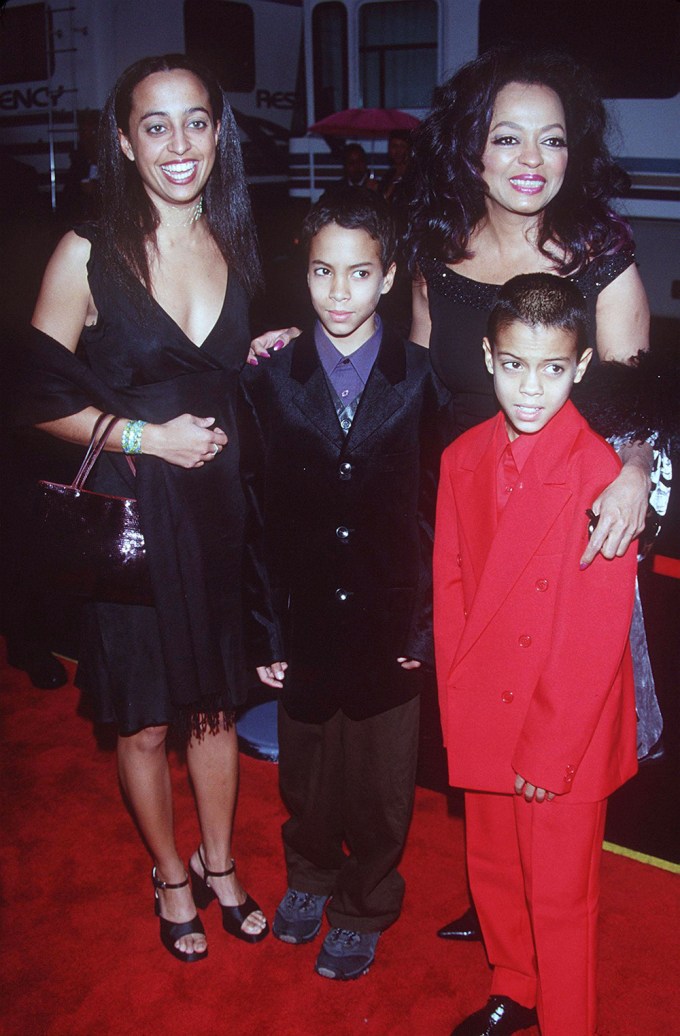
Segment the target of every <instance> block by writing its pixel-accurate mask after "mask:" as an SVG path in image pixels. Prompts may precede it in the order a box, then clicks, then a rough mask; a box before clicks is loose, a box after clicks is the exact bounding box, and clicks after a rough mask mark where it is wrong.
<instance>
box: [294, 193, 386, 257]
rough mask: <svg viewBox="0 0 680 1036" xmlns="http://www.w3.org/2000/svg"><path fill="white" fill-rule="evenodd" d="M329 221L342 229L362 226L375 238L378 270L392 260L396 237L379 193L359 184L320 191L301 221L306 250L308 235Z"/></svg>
mask: <svg viewBox="0 0 680 1036" xmlns="http://www.w3.org/2000/svg"><path fill="white" fill-rule="evenodd" d="M331 223H336V224H337V225H338V226H339V227H344V228H345V229H346V230H365V231H366V233H367V234H368V235H369V237H372V238H373V240H374V241H377V243H378V246H379V249H380V262H381V265H382V270H383V273H387V271H388V269H389V267H390V266H391V265H392V263H393V262H394V257H395V253H396V250H397V239H396V231H395V227H394V219H393V217H392V213H391V212H390V209H389V206H388V205H387V203H386V202H385V201H384V199H383V198H382V197H381V196H380V195H379V194H377V193H376V192H375V191H369V190H366V189H365V188H363V187H345V188H339V189H338V190H333V191H329V192H328V194H326V195H324V197H323V198H321V199H320V200H319V201H318V202H317V203H316V205H313V206H312V208H311V209H310V210H309V212H308V213H307V215H306V217H305V220H304V223H303V224H302V242H303V245H304V247H305V250H306V251H307V252H309V248H310V245H311V242H312V238H314V237H316V235H317V234H318V233H319V231H321V230H323V228H324V227H327V226H328V225H329V224H331Z"/></svg>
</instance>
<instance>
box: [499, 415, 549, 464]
mask: <svg viewBox="0 0 680 1036" xmlns="http://www.w3.org/2000/svg"><path fill="white" fill-rule="evenodd" d="M545 427H546V428H547V427H548V426H547V425H546V426H545ZM544 430H545V429H544V428H542V429H541V431H540V432H535V433H534V434H533V435H518V436H517V438H516V439H513V440H512V442H510V439H509V438H508V430H507V428H506V426H505V415H504V414H503V413H502V412H501V413H500V414H499V421H498V425H497V426H496V436H495V441H494V449H495V452H496V464H499V463H500V461H501V458H502V456H503V453H504V452H505V449H506V447H507V446H509V447H510V452H511V454H512V458H513V460H514V462H515V464H516V466H517V470H518V471H521V470H522V468H523V467H524V465H525V463H526V461H527V460H528V458H529V454H530V453H531V451H532V450H533V448H534V446H535V445H536V442H537V441H538V438H539V436H540V435H541V432H543V431H544Z"/></svg>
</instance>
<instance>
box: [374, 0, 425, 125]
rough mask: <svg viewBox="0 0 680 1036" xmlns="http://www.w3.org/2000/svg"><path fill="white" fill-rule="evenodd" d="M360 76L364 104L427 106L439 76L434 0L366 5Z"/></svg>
mask: <svg viewBox="0 0 680 1036" xmlns="http://www.w3.org/2000/svg"><path fill="white" fill-rule="evenodd" d="M359 75H360V80H361V97H362V100H363V104H364V107H366V108H426V107H428V105H429V104H430V101H431V98H432V91H433V89H434V86H435V83H436V81H437V4H436V3H435V2H434V0H399V3H392V4H375V3H374V4H370V3H368V4H364V5H363V6H362V7H361V10H360V25H359Z"/></svg>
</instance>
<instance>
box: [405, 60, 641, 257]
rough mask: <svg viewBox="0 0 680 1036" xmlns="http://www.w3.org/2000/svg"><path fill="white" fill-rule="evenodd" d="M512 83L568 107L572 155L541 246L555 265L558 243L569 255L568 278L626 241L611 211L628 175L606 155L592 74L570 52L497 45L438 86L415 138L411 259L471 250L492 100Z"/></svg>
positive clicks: (546, 216)
mask: <svg viewBox="0 0 680 1036" xmlns="http://www.w3.org/2000/svg"><path fill="white" fill-rule="evenodd" d="M508 83H527V84H540V85H541V86H547V87H550V89H552V90H554V91H555V93H556V94H557V95H558V97H559V98H560V100H561V102H562V105H563V107H564V112H565V118H566V130H567V140H568V144H569V160H568V162H567V169H566V174H565V178H564V182H563V184H562V186H561V188H560V190H559V191H558V193H557V195H556V196H555V197H554V198H553V199H552V200H551V201H550V202H549V203H548V205H546V207H545V209H544V210H543V211H542V213H541V220H540V226H539V233H538V241H537V244H538V248H539V250H540V251H541V253H542V254H543V255H545V256H547V257H549V258H550V259H551V260H552V261H553V262H555V256H554V246H555V245H558V247H559V248H560V250H561V251H562V252H563V256H564V258H563V259H562V260H561V261H560V260H557V262H556V267H557V269H558V271H559V273H560V274H562V275H568V274H570V273H574V272H575V271H577V270H578V269H579V268H580V267H582V266H583V265H584V263H585V262H587V261H588V260H589V259H592V258H594V257H597V256H600V255H604V254H609V253H612V252H617V251H619V250H620V249H622V248H624V247H625V246H626V245H627V244H629V242H630V240H631V236H630V230H629V228H628V224H627V223H626V221H625V220H624V219H622V218H621V217H620V216H618V215H617V214H616V213H615V212H613V211H612V210H611V209H610V200H611V198H612V197H613V196H614V195H615V194H616V193H617V192H619V191H621V190H622V189H623V187H624V186H625V184H626V182H627V179H626V174H625V173H624V172H623V171H622V170H621V169H620V168H619V167H618V166H617V165H616V164H615V163H614V161H613V159H612V157H611V155H610V153H609V150H608V147H607V143H606V141H607V135H608V128H609V127H608V121H607V114H606V111H605V107H604V104H603V103H602V100H601V99H600V97H599V96H598V94H597V92H596V90H595V88H594V86H593V83H592V80H591V77H590V76H589V74H588V73H587V71H586V70H585V69H584V68H583V67H581V66H579V65H577V64H576V63H575V62H574V61H573V60H572V59H571V58H570V57H568V56H567V55H564V54H560V53H549V52H544V53H532V52H530V51H528V50H525V49H521V48H519V47H515V46H500V47H495V48H493V49H491V50H489V51H487V52H486V53H484V54H482V55H481V56H480V57H478V58H477V59H476V60H475V61H471V62H469V64H467V65H464V66H463V67H462V68H460V69H459V70H458V72H456V73H455V75H453V76H452V77H451V78H450V79H449V80H448V81H447V82H446V83H444V84H443V85H442V86H440V87H438V88H437V89H436V90H435V95H434V98H433V107H432V111H431V112H430V114H429V116H428V117H427V118H426V119H425V120H424V122H423V123H422V124H421V126H420V127H419V128H418V129H417V130H416V131H415V133H414V135H413V162H412V165H411V173H410V184H409V196H410V198H411V199H412V202H411V213H410V224H411V230H410V239H409V252H410V261H411V264H412V265H413V266H417V263H418V258H419V257H420V256H427V255H430V256H434V257H436V258H439V259H442V260H444V261H445V262H449V263H456V262H459V261H460V260H461V259H466V258H470V257H471V252H470V250H469V244H470V237H471V235H472V232H473V230H474V228H475V227H476V226H477V224H478V223H479V221H480V220H481V219H482V218H483V216H484V215H485V212H486V193H487V192H486V187H485V184H484V181H483V179H482V172H483V164H482V155H483V153H484V149H485V147H486V142H487V137H488V133H489V127H490V124H491V118H492V115H493V108H494V104H495V100H496V97H497V95H498V93H499V91H500V90H502V89H503V87H504V86H506V85H507V84H508ZM550 245H552V246H553V251H551V250H550V248H549V246H550Z"/></svg>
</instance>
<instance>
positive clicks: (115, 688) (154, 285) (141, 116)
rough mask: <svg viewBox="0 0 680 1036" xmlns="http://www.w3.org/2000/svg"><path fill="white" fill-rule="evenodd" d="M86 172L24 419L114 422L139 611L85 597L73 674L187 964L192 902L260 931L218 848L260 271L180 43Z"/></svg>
mask: <svg viewBox="0 0 680 1036" xmlns="http://www.w3.org/2000/svg"><path fill="white" fill-rule="evenodd" d="M99 173H100V178H101V187H102V217H101V219H100V221H99V223H97V224H95V225H88V226H86V227H83V228H78V229H77V230H75V231H71V232H70V233H68V234H67V235H66V236H65V237H64V238H63V239H62V241H61V242H60V244H59V246H58V247H57V249H56V251H55V253H54V255H53V257H52V259H51V260H50V263H49V265H48V268H47V271H46V273H45V277H44V281H43V284H42V288H41V291H40V295H39V298H38V302H37V305H36V308H35V312H34V316H33V327H34V330H33V332H32V336H33V337H32V345H31V362H32V364H33V370H34V372H35V375H34V377H35V384H36V386H37V387H38V389H39V390H40V391H39V392H38V393H37V394H36V396H35V399H36V402H35V409H34V414H33V420H34V421H36V422H39V426H40V427H42V428H43V429H45V430H46V431H48V432H50V433H51V434H53V435H56V436H58V437H60V438H63V439H67V440H69V441H71V442H76V443H83V444H84V443H87V442H88V440H89V438H90V435H91V432H92V429H93V426H94V423H95V421H96V420H97V418H98V417H99V416H100V414H101V413H109V414H114V415H118V416H119V421H118V422H117V425H116V426H115V428H114V430H113V433H112V435H111V436H110V438H109V441H108V444H107V447H106V450H107V452H106V453H105V454H104V455H103V456H102V458H101V459H100V461H99V462H98V464H97V466H96V468H95V472H94V476H93V478H94V487H93V488H96V489H100V490H102V491H103V492H107V493H114V494H119V495H122V496H136V497H137V499H138V502H139V510H140V518H141V523H142V531H143V533H144V537H145V542H146V548H147V558H148V564H149V569H150V575H151V581H152V588H153V598H154V606H153V607H146V606H137V605H122V604H111V603H99V602H95V603H93V604H89V605H88V606H87V607H86V616H85V631H84V636H83V640H82V648H81V654H80V665H79V670H78V678H77V682H78V684H79V686H81V687H83V688H84V689H85V690H86V691H88V692H91V693H93V694H94V695H95V697H96V699H97V702H98V712H99V716H100V718H101V719H102V720H104V721H114V722H116V723H117V726H118V730H119V738H118V764H119V774H120V780H121V784H122V787H123V790H124V792H125V794H126V796H127V799H128V801H129V803H130V805H131V807H132V810H133V813H134V816H135V819H136V821H137V823H138V825H139V828H140V830H141V833H142V836H143V838H144V840H145V842H146V843H147V845H148V847H149V849H150V852H151V855H152V857H153V861H154V869H153V884H154V895H155V906H156V913H157V914H158V915H159V916H160V919H161V921H160V924H161V941H162V942H163V944H164V946H165V947H166V948H167V949H168V950H169V951H170V952H171V953H172V954H173V955H174V956H175V957H177V958H178V959H180V960H182V961H185V962H193V961H197V960H200V959H202V958H203V957H205V955H206V953H207V942H206V938H205V934H204V929H203V926H202V924H201V921H200V920H199V918H198V916H197V914H196V905H199V906H207V904H208V903H209V902H210V901H211V899H213V898H215V897H216V898H217V899H218V901H219V903H220V905H221V908H222V916H223V924H224V927H225V930H227V931H229V932H231V934H233V935H235V936H237V937H238V938H241V939H244V940H246V941H249V942H257V941H259V940H260V939H261V938H263V937H264V936H265V935H266V933H267V930H268V929H267V923H266V921H265V918H264V916H263V915H262V913H261V911H260V910H259V908H258V906H257V904H256V903H255V902H254V901H253V900H252V899H251V898H250V897H249V896H247V895H246V893H245V892H244V890H243V888H242V886H241V884H240V883H239V881H238V879H237V878H236V875H235V873H234V866H233V861H232V859H231V833H232V821H233V815H234V808H235V800H236V786H237V777H238V749H237V741H236V731H235V728H234V723H233V717H234V709H235V708H236V707H237V706H238V705H239V704H241V702H242V701H243V700H244V667H243V658H242V646H241V604H240V598H241V586H240V582H241V579H240V571H241V564H242V553H243V501H242V496H241V489H240V483H239V475H238V460H239V447H238V437H237V431H236V426H235V399H236V387H237V379H238V374H239V371H240V369H241V367H242V366H243V363H244V361H245V359H246V357H247V354H248V341H249V333H248V303H249V296H250V295H251V293H252V291H253V289H254V288H255V287H256V286H257V284H258V282H259V276H260V273H259V261H258V253H257V247H256V242H255V238H254V232H253V224H252V219H251V214H250V207H249V202H248V196H247V190H246V185H245V179H244V174H243V165H242V159H241V152H240V146H239V139H238V132H237V129H236V126H235V123H234V120H233V116H232V114H231V110H230V109H229V106H228V104H227V102H226V99H225V98H224V95H223V93H222V90H221V88H220V87H219V85H218V84H217V82H216V81H215V80H214V79H213V77H212V76H211V75H210V74H208V73H207V72H205V71H204V70H202V69H200V68H198V67H197V66H195V65H194V64H193V63H192V62H191V61H189V60H188V59H186V58H185V57H184V56H182V55H169V56H165V57H161V58H148V59H144V60H142V61H139V62H137V63H136V64H135V65H133V66H132V67H131V68H129V69H128V70H127V71H126V72H124V73H123V75H122V76H121V77H120V79H119V80H118V83H117V84H116V86H115V88H114V90H113V92H112V94H111V96H110V97H109V100H108V102H107V104H106V108H105V110H104V115H103V128H102V145H101V155H100V165H99ZM79 343H80V351H79V355H78V357H76V356H75V351H76V347H77V346H78V344H79ZM81 356H82V359H84V361H85V362H84V363H83V362H82V361H81ZM124 452H127V453H134V454H136V456H135V461H136V468H137V474H136V477H134V478H133V477H132V475H131V473H130V471H129V470H128V465H127V463H126V458H125V457H124V455H123V453H124ZM171 725H172V726H174V727H175V728H179V729H180V731H182V732H183V733H184V736H185V740H186V743H187V759H188V767H189V773H190V775H191V779H192V783H193V787H194V790H195V797H196V804H197V808H198V819H199V825H200V830H201V845H200V846H199V848H198V849H197V850H196V852H195V853H194V854H193V856H192V857H191V861H190V874H191V878H192V885H193V896H192V891H191V890H190V888H189V881H188V876H187V871H186V868H185V865H184V863H183V862H182V860H181V858H180V856H179V853H178V851H177V847H176V845H175V839H174V832H173V812H172V799H171V788H170V775H169V769H168V763H167V757H166V737H167V733H168V729H169V727H170V726H171Z"/></svg>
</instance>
